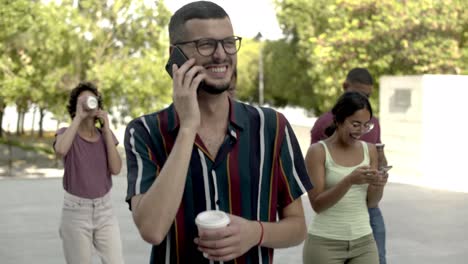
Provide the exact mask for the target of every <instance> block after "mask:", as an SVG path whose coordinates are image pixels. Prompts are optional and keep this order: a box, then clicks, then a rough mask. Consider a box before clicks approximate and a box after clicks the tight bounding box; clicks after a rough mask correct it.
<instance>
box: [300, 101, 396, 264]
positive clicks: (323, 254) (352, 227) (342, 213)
mask: <svg viewBox="0 0 468 264" xmlns="http://www.w3.org/2000/svg"><path fill="white" fill-rule="evenodd" d="M332 114H333V117H334V122H333V124H332V126H331V127H330V128H328V129H327V130H326V133H327V134H328V136H329V138H327V139H325V140H323V141H320V142H318V143H316V144H313V145H311V146H310V147H309V150H308V151H307V155H306V166H307V172H308V174H309V177H310V180H311V181H312V183H313V185H314V188H313V189H312V190H311V191H309V193H308V195H309V200H310V203H311V205H312V208H313V209H314V211H315V212H316V215H315V216H314V217H313V220H312V222H311V223H310V225H309V231H308V233H309V234H308V237H307V239H306V242H305V244H304V248H303V261H304V263H314V264H344V263H351V262H352V263H353V264H377V263H378V262H379V259H378V253H377V247H376V244H375V241H374V238H373V236H372V229H371V227H370V223H369V214H368V210H367V208H368V206H369V207H371V206H373V205H375V204H377V203H378V202H379V201H380V199H381V198H382V195H383V189H384V186H385V184H386V182H387V176H388V175H387V174H386V173H381V172H378V171H377V150H376V148H375V145H373V144H370V143H365V142H363V141H361V140H359V138H360V137H361V136H362V135H363V134H365V133H367V132H369V131H370V130H371V129H372V127H373V125H372V124H371V123H370V122H369V121H370V120H371V117H372V108H371V106H370V104H369V101H368V99H367V97H366V96H364V95H362V94H360V93H358V92H348V93H345V94H343V95H342V96H341V97H340V98H339V99H338V101H337V103H336V104H335V106H334V107H333V109H332Z"/></svg>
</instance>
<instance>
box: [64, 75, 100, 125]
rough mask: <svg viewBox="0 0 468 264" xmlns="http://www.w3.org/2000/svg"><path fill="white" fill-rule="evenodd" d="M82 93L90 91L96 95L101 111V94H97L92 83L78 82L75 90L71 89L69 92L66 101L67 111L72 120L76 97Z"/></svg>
mask: <svg viewBox="0 0 468 264" xmlns="http://www.w3.org/2000/svg"><path fill="white" fill-rule="evenodd" d="M84 91H90V92H92V93H93V94H94V95H96V97H97V100H98V106H99V109H102V98H101V94H100V93H99V91H98V89H97V87H96V85H94V84H93V83H92V82H80V83H79V84H78V85H77V86H76V87H75V88H73V90H71V92H70V99H69V100H68V105H67V110H68V113H69V114H70V116H71V118H72V119H73V118H75V114H76V103H77V101H78V96H79V95H80V94H81V93H82V92H84Z"/></svg>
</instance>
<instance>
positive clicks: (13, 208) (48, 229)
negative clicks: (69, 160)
mask: <svg viewBox="0 0 468 264" xmlns="http://www.w3.org/2000/svg"><path fill="white" fill-rule="evenodd" d="M0 193H1V194H2V198H3V199H1V200H0V208H1V210H0V263H2V264H21V263H48V264H55V263H57V264H58V263H64V259H63V254H62V249H61V241H60V238H59V235H58V225H59V220H60V210H61V205H62V195H63V190H62V183H61V178H47V179H24V178H22V179H21V178H11V179H8V178H4V179H3V180H0ZM125 193H126V180H125V178H124V177H123V176H117V177H114V188H113V191H112V195H113V202H114V206H115V211H116V214H117V216H118V219H119V222H120V228H121V232H122V240H123V247H124V256H125V260H126V263H148V259H149V251H150V246H149V245H148V244H146V243H145V242H143V241H142V240H141V238H140V237H139V235H138V232H137V230H136V228H135V226H134V224H133V222H132V219H131V215H130V212H129V211H128V209H127V205H126V204H125V202H124V197H125ZM303 198H304V199H303V201H304V208H305V212H306V217H307V219H308V221H310V219H311V217H312V215H313V212H312V209H311V207H310V206H309V204H308V201H307V197H303ZM467 200H468V194H463V193H454V192H446V191H436V190H431V189H427V188H420V187H415V186H411V185H403V184H395V183H389V184H388V186H387V189H386V193H385V198H384V200H383V202H382V204H381V207H382V211H383V214H384V217H385V220H386V223H387V235H388V240H387V244H388V247H387V250H388V263H389V264H414V263H416V264H418V263H425V264H435V263H444V264H462V263H467V261H466V259H468V238H467V235H468V231H467V230H466V227H467V226H468V202H467ZM301 256H302V245H301V246H297V247H293V248H288V249H282V250H277V251H275V263H285V264H286V263H287V264H289V263H301ZM93 263H99V261H98V260H97V258H95V259H94V261H93Z"/></svg>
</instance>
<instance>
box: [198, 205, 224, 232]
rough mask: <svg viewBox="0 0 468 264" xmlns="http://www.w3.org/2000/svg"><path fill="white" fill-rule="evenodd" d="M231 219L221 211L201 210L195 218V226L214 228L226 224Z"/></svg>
mask: <svg viewBox="0 0 468 264" xmlns="http://www.w3.org/2000/svg"><path fill="white" fill-rule="evenodd" d="M230 222H231V220H230V219H229V216H228V215H227V214H226V213H225V212H223V211H216V210H209V211H204V212H201V213H199V214H198V215H197V217H196V218H195V223H196V224H197V226H199V227H201V228H206V229H215V228H221V227H225V226H227V225H228V224H229V223H230Z"/></svg>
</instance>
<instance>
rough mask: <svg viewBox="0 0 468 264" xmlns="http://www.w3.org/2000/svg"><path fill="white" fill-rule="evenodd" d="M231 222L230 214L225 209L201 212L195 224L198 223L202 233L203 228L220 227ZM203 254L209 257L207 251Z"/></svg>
mask: <svg viewBox="0 0 468 264" xmlns="http://www.w3.org/2000/svg"><path fill="white" fill-rule="evenodd" d="M230 222H231V219H229V216H228V215H227V214H226V213H225V212H223V211H215V210H209V211H204V212H201V213H199V214H198V215H197V217H196V218H195V224H197V227H198V232H199V233H200V231H201V230H203V229H205V230H206V229H210V230H213V229H218V228H223V227H226V226H227V225H228V224H229V223H230ZM203 256H204V257H205V258H206V257H208V256H207V255H206V253H203Z"/></svg>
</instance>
